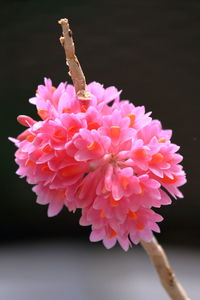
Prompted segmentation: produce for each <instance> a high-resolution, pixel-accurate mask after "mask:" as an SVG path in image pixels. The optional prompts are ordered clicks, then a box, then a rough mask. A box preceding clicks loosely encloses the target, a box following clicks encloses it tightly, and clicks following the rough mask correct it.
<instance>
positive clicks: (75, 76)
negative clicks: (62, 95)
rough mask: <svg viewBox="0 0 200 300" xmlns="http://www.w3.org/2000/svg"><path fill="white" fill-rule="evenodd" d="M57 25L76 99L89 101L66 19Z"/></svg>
mask: <svg viewBox="0 0 200 300" xmlns="http://www.w3.org/2000/svg"><path fill="white" fill-rule="evenodd" d="M58 23H59V24H60V25H61V26H62V31H63V36H62V37H60V43H61V45H62V46H63V47H64V50H65V56H66V64H67V66H68V67H69V75H70V76H71V78H72V81H73V84H74V87H75V90H76V94H77V97H78V98H79V99H80V100H89V99H90V94H89V93H88V92H86V80H85V76H84V74H83V71H82V69H81V66H80V63H79V61H78V58H77V57H76V55H75V47H74V42H73V38H72V31H71V30H70V28H69V22H68V19H60V20H59V21H58Z"/></svg>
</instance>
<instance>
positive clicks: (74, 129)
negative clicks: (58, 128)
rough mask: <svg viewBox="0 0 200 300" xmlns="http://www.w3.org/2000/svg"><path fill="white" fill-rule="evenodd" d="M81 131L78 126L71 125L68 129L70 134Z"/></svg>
mask: <svg viewBox="0 0 200 300" xmlns="http://www.w3.org/2000/svg"><path fill="white" fill-rule="evenodd" d="M78 131H79V128H78V127H76V126H71V127H69V128H68V129H67V133H68V134H70V135H72V136H73V135H74V134H75V133H77V132H78Z"/></svg>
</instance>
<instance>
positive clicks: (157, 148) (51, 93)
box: [11, 79, 186, 250]
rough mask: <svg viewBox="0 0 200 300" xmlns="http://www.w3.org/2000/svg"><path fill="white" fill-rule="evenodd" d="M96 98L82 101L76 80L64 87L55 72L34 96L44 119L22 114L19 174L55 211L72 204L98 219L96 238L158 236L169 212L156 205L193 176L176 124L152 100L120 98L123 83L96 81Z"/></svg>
mask: <svg viewBox="0 0 200 300" xmlns="http://www.w3.org/2000/svg"><path fill="white" fill-rule="evenodd" d="M87 89H88V92H90V94H91V99H90V100H88V101H85V102H84V101H82V100H78V99H77V97H76V93H75V90H74V87H73V86H72V85H67V84H65V83H61V84H59V86H58V87H57V88H55V87H53V86H52V82H51V80H50V79H45V84H44V85H40V86H39V87H38V89H37V91H36V95H35V97H34V98H31V99H30V102H31V103H32V104H34V105H36V108H37V112H38V115H39V117H40V118H41V119H40V120H39V121H36V120H33V119H32V118H30V117H28V116H24V115H21V116H19V117H18V121H19V123H21V124H22V125H24V126H26V127H27V128H26V130H25V131H24V132H22V133H21V134H20V135H19V136H18V137H17V139H13V138H11V140H12V141H13V142H14V143H15V144H16V146H17V147H18V150H17V151H16V154H15V155H16V163H17V164H18V165H19V168H18V170H17V174H18V175H19V176H21V177H26V179H27V182H28V183H30V184H34V185H35V186H34V187H33V191H34V192H35V193H36V194H37V203H40V204H43V205H44V204H48V216H49V217H51V216H54V215H56V214H58V213H59V212H60V211H61V210H62V208H63V207H64V206H66V207H67V208H68V209H69V210H70V211H75V210H76V209H77V208H80V209H81V210H82V216H81V219H80V224H81V225H84V226H85V225H87V226H88V225H91V226H92V232H91V235H90V240H91V241H100V240H103V243H104V245H105V246H106V247H107V248H110V247H112V246H114V245H115V243H116V241H118V242H119V243H120V245H121V246H122V248H123V249H124V250H127V249H128V248H129V246H130V245H131V242H132V243H134V244H137V243H138V242H139V241H140V240H141V239H142V240H145V241H150V240H151V238H152V231H156V232H159V227H158V225H157V222H160V221H162V217H161V216H160V215H158V214H157V213H155V212H154V211H153V207H160V206H161V205H168V204H170V203H171V199H170V197H169V195H168V194H171V196H172V197H174V198H176V197H182V193H181V192H180V190H179V186H181V185H183V184H184V183H185V182H186V179H185V173H184V171H183V169H182V166H181V165H180V164H179V163H180V162H181V160H182V156H181V155H180V154H178V153H177V151H178V150H179V147H178V146H177V145H175V144H173V143H171V141H170V138H171V135H172V132H171V130H163V129H162V126H161V123H160V122H159V121H157V120H152V119H151V118H150V113H145V109H144V107H135V106H134V105H133V104H131V103H129V102H128V101H127V100H122V101H119V100H120V99H119V96H120V92H119V91H118V90H117V89H116V88H115V87H109V88H106V89H105V88H104V87H103V85H101V84H99V83H97V82H92V83H90V84H89V85H88V88H87Z"/></svg>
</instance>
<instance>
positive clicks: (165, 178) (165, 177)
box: [159, 175, 177, 184]
mask: <svg viewBox="0 0 200 300" xmlns="http://www.w3.org/2000/svg"><path fill="white" fill-rule="evenodd" d="M159 179H160V181H161V182H162V183H165V184H172V183H175V182H176V181H177V176H175V175H174V178H169V177H167V176H166V175H164V177H163V178H159Z"/></svg>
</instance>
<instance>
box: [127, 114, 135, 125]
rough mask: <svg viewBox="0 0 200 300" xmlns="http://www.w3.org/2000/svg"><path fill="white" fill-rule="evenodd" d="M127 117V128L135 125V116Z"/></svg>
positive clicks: (129, 115)
mask: <svg viewBox="0 0 200 300" xmlns="http://www.w3.org/2000/svg"><path fill="white" fill-rule="evenodd" d="M128 117H129V119H130V124H129V127H133V125H134V123H135V114H128Z"/></svg>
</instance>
